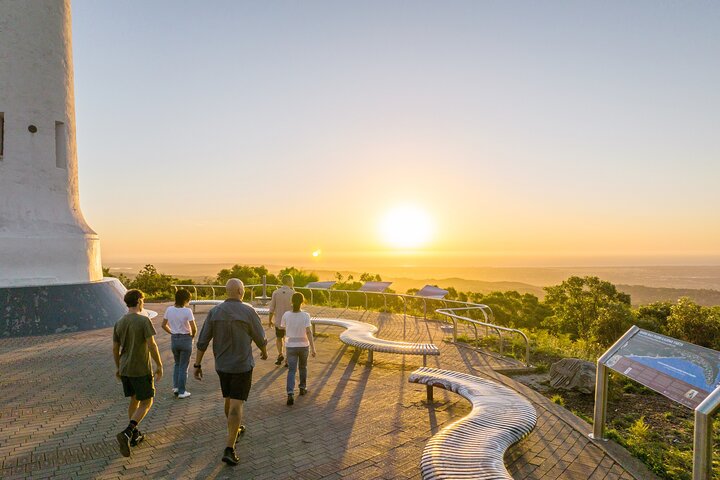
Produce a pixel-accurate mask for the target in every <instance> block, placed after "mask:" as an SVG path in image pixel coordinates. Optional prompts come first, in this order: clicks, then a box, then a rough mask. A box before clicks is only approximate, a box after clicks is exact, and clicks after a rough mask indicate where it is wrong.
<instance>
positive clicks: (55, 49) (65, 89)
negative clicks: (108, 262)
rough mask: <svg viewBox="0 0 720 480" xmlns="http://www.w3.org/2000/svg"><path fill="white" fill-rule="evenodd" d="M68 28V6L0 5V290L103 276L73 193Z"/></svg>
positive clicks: (58, 2)
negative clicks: (0, 149)
mask: <svg viewBox="0 0 720 480" xmlns="http://www.w3.org/2000/svg"><path fill="white" fill-rule="evenodd" d="M71 26H72V25H71V15H70V1H69V0H0V116H1V117H0V128H2V133H0V135H1V138H2V140H1V141H2V147H0V148H2V153H1V155H2V156H1V157H0V287H9V286H31V285H57V284H72V283H80V282H91V281H97V280H100V279H101V278H102V268H101V263H100V245H99V240H98V236H97V234H96V233H95V232H94V231H93V230H92V229H91V228H90V227H89V226H88V225H87V223H86V222H85V219H84V218H83V215H82V212H81V211H80V205H79V197H78V169H77V148H76V142H75V95H74V88H73V84H74V78H73V62H72V34H71ZM31 130H34V131H31Z"/></svg>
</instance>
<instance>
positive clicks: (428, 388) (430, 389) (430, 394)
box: [425, 385, 433, 403]
mask: <svg viewBox="0 0 720 480" xmlns="http://www.w3.org/2000/svg"><path fill="white" fill-rule="evenodd" d="M425 390H426V391H427V401H428V403H433V387H432V386H430V385H425Z"/></svg>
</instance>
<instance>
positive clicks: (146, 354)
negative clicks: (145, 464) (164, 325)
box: [113, 290, 163, 457]
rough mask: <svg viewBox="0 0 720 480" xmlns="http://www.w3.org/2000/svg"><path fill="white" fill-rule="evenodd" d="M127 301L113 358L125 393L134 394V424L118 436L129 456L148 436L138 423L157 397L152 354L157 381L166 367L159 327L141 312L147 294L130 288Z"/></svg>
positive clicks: (116, 333) (115, 331) (115, 337)
mask: <svg viewBox="0 0 720 480" xmlns="http://www.w3.org/2000/svg"><path fill="white" fill-rule="evenodd" d="M124 300H125V305H127V306H128V313H127V315H124V316H123V317H122V318H121V319H120V320H118V321H117V323H116V324H115V327H114V328H113V357H114V359H115V367H116V371H115V376H116V377H117V378H119V379H120V381H122V385H123V392H124V393H125V396H126V397H130V406H129V407H128V417H129V418H130V424H129V425H128V426H127V428H126V429H125V430H123V431H122V432H120V433H118V434H117V436H116V438H117V441H118V444H119V446H120V453H122V455H123V456H124V457H129V456H130V447H131V446H133V447H134V446H136V445H137V444H138V443H140V442H141V441H142V440H143V439H144V438H145V436H144V435H143V434H142V433H141V432H140V430H138V428H137V426H138V424H139V423H140V422H141V421H142V419H143V418H145V415H147V413H148V412H149V411H150V407H152V404H153V397H154V396H155V385H154V382H153V372H152V369H151V366H150V357H152V359H153V360H154V361H155V367H156V368H155V380H157V381H160V379H161V378H162V376H163V366H162V361H161V360H160V352H159V351H158V347H157V344H156V343H155V337H154V335H155V328H154V327H153V325H152V323H151V322H150V319H149V318H148V317H146V316H145V315H141V314H140V312H142V311H143V303H144V298H143V293H142V292H141V291H140V290H128V291H127V293H126V294H125V298H124Z"/></svg>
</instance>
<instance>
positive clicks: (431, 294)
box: [415, 285, 450, 300]
mask: <svg viewBox="0 0 720 480" xmlns="http://www.w3.org/2000/svg"><path fill="white" fill-rule="evenodd" d="M448 293H450V292H448V291H447V290H443V289H442V288H438V287H433V286H432V285H425V286H424V287H423V288H421V289H420V290H418V292H417V293H416V294H415V296H417V297H427V298H433V299H436V300H442V299H443V298H445V295H447V294H448Z"/></svg>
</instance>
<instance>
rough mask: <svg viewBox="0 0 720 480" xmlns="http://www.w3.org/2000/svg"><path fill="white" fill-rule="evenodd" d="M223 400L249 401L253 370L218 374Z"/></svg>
mask: <svg viewBox="0 0 720 480" xmlns="http://www.w3.org/2000/svg"><path fill="white" fill-rule="evenodd" d="M217 374H218V377H220V388H221V389H222V396H223V398H232V399H233V400H247V399H248V394H249V393H250V385H251V384H252V368H251V369H250V370H249V371H247V372H243V373H225V372H217Z"/></svg>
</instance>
